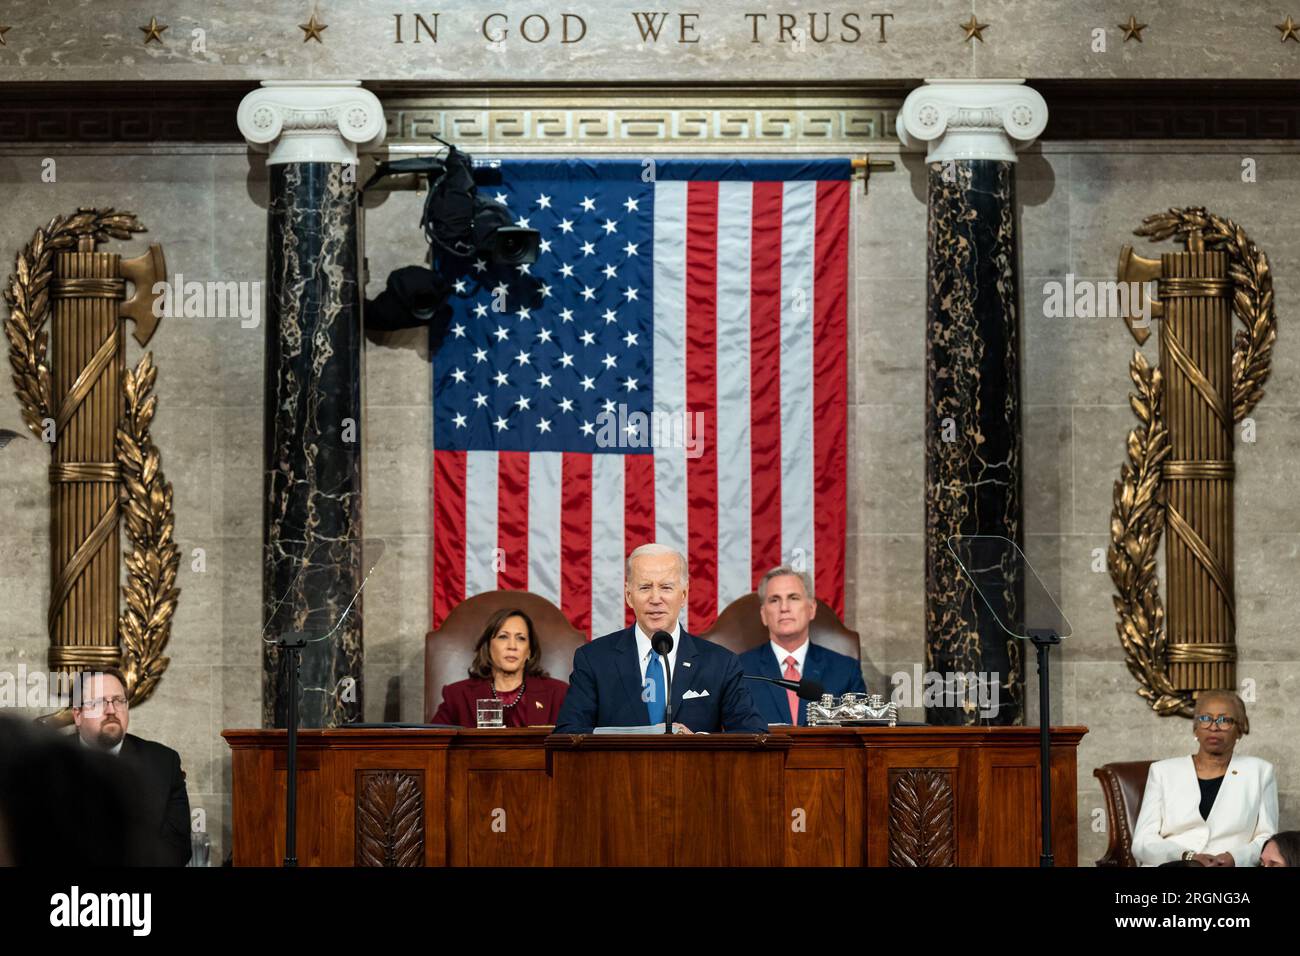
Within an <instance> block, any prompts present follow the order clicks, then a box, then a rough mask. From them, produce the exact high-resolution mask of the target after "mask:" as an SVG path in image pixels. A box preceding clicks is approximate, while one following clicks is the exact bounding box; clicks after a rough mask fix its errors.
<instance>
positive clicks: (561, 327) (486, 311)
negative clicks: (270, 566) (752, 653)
mask: <svg viewBox="0 0 1300 956" xmlns="http://www.w3.org/2000/svg"><path fill="white" fill-rule="evenodd" d="M850 174H851V162H850V160H849V159H847V158H843V159H839V158H837V159H789V160H770V159H767V160H752V159H743V160H740V159H737V160H694V159H690V160H688V159H660V160H657V161H651V160H644V161H643V160H639V159H608V160H598V159H582V160H579V159H519V160H500V161H499V162H492V163H489V164H486V166H484V165H480V167H479V168H478V169H477V170H476V179H477V180H478V184H479V185H478V188H479V192H480V195H486V196H487V197H489V198H493V199H496V200H497V201H499V202H503V203H505V204H506V206H507V208H508V209H509V210H510V211H511V215H512V216H513V217H514V218H515V220H516V222H517V224H518V225H521V226H526V227H530V228H533V229H537V230H539V231H540V233H541V240H542V246H541V253H540V255H539V256H538V260H537V262H536V263H534V264H532V265H524V266H516V267H496V266H493V265H490V264H488V263H487V262H485V261H483V260H482V259H479V260H475V261H472V262H467V263H465V264H464V266H463V271H462V269H461V268H460V267H459V266H458V268H457V270H456V271H457V274H455V275H451V274H450V273H447V272H446V265H445V264H443V265H442V266H441V268H443V269H444V272H445V273H446V274H448V278H449V279H451V280H452V281H454V293H453V295H452V300H453V301H452V305H451V311H452V317H451V321H450V328H449V329H448V330H447V331H446V332H445V333H444V334H443V335H442V338H441V341H440V342H436V343H435V348H434V360H433V372H434V375H433V380H434V385H433V403H434V416H433V417H434V425H433V434H434V454H433V482H432V488H433V507H432V514H433V562H432V566H433V568H432V573H433V588H432V591H433V626H434V627H438V626H439V625H440V624H441V622H442V621H443V619H444V618H445V617H446V616H447V614H448V612H450V611H451V609H452V608H454V607H455V606H456V605H457V604H458V603H459V602H460V601H462V600H464V599H465V598H466V597H468V596H470V595H473V594H478V593H480V592H483V591H489V590H493V589H496V588H509V589H520V590H523V589H526V590H529V591H534V592H536V593H538V594H541V595H543V596H544V597H547V598H549V599H550V600H551V601H553V602H554V603H555V604H556V605H558V606H559V607H560V608H561V609H562V610H563V611H564V612H565V614H566V616H567V617H568V618H569V620H570V621H572V622H573V625H574V626H575V627H576V628H578V629H579V630H581V631H584V632H586V633H588V634H590V635H591V636H593V637H596V636H600V635H601V634H605V633H608V632H610V631H615V630H618V629H620V628H622V627H624V626H626V624H627V623H628V622H630V621H631V612H630V611H629V610H628V609H627V608H626V606H625V604H624V600H623V564H624V559H625V558H626V556H627V554H628V553H629V552H630V551H631V550H632V549H633V548H634V547H636V546H637V545H640V544H644V543H646V542H648V541H658V542H660V543H662V544H668V545H671V546H674V547H676V548H678V549H679V550H681V551H682V552H683V553H685V554H686V555H687V559H688V562H689V565H690V589H689V596H688V601H687V609H686V614H685V618H684V620H683V626H684V627H686V628H687V629H688V630H690V631H692V632H693V633H699V632H701V631H702V630H704V629H706V628H707V627H709V626H710V625H711V624H712V623H713V621H714V619H715V618H716V617H717V616H718V613H719V612H720V611H721V610H722V609H723V608H725V607H726V606H727V604H728V603H730V602H731V601H733V600H734V599H736V598H738V597H740V596H742V595H744V594H747V593H749V592H750V591H752V590H754V587H755V586H756V584H757V581H758V579H759V577H761V576H762V574H763V573H764V572H765V571H766V570H767V569H769V568H771V567H772V566H774V565H777V564H780V563H782V562H783V561H784V562H787V563H789V562H792V561H793V562H797V563H801V564H802V565H803V566H804V567H806V569H807V570H809V571H810V572H811V573H812V574H813V577H814V580H815V584H816V589H817V594H818V597H820V598H821V599H822V600H824V601H826V602H827V603H829V604H830V605H831V606H832V607H834V608H835V609H836V611H837V612H839V613H840V614H841V615H842V614H843V611H844V558H845V554H844V551H845V510H846V502H845V496H846V492H845V483H846V479H845V469H846V439H847V401H848V399H847V394H846V393H847V359H846V352H847V344H848V343H847V337H848V334H847V311H848V222H849V187H850Z"/></svg>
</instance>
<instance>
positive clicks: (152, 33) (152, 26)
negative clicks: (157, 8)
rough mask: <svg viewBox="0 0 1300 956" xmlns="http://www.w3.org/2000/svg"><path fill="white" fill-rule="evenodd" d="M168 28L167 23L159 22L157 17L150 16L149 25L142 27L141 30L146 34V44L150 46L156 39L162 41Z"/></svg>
mask: <svg viewBox="0 0 1300 956" xmlns="http://www.w3.org/2000/svg"><path fill="white" fill-rule="evenodd" d="M166 29H167V26H166V24H162V23H159V22H158V18H157V17H150V18H149V25H148V26H147V27H141V28H140V32H141V33H143V34H144V42H145V46H148V45H149V44H150V43H152V42H153V41H155V40H157V41H158V42H159V43H162V33H163V31H164V30H166Z"/></svg>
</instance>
